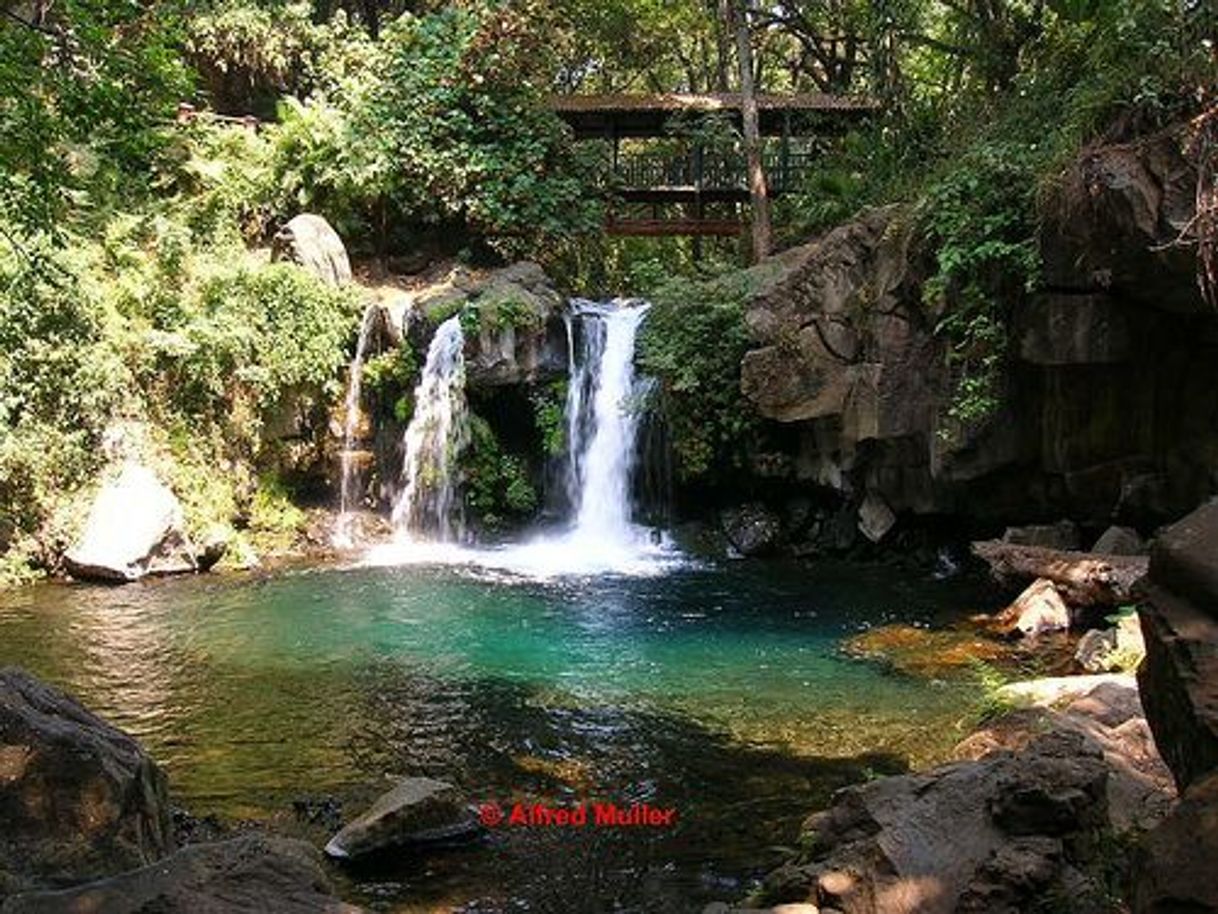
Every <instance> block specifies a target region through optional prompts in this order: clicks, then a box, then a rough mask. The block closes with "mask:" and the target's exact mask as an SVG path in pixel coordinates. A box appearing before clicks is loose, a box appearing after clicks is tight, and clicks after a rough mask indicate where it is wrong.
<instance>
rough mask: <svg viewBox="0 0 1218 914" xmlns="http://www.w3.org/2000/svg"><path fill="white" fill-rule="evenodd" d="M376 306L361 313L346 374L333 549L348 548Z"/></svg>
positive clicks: (370, 306) (371, 305)
mask: <svg viewBox="0 0 1218 914" xmlns="http://www.w3.org/2000/svg"><path fill="white" fill-rule="evenodd" d="M376 310H377V305H376V303H373V304H370V305H369V306H368V307H367V308H366V309H365V310H364V317H363V320H362V321H361V322H360V325H359V339H358V340H357V341H356V343H355V356H354V357H353V358H352V359H351V367H350V368H349V369H348V371H347V396H346V398H345V399H344V401H343V449H342V450H341V451H340V452H339V457H338V459H339V490H338V491H339V496H338V498H339V501H338V521H337V523H336V524H335V527H334V536H333V537H332V542H333V543H334V545H335V546H350V545H352V539H351V522H352V516H351V509H352V507H353V505H354V503H355V483H356V461H355V435H356V432H357V431H358V429H359V406H360V403H359V401H360V390H361V387H362V384H363V379H364V357H365V355H366V354H367V349H368V338H369V336H371V331H372V325H373V323H374V321H373V316H374V315H375V314H376Z"/></svg>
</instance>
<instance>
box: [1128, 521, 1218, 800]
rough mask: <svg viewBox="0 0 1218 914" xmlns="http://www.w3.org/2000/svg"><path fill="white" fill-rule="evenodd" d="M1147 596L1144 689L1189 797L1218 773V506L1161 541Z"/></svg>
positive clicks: (1162, 747)
mask: <svg viewBox="0 0 1218 914" xmlns="http://www.w3.org/2000/svg"><path fill="white" fill-rule="evenodd" d="M1144 589H1145V592H1146V599H1145V600H1144V601H1143V602H1142V603H1141V604H1140V605H1139V613H1140V615H1141V619H1142V633H1143V635H1144V637H1145V642H1146V661H1145V662H1144V663H1143V664H1142V666H1141V667H1140V668H1139V670H1138V682H1139V684H1140V685H1141V689H1142V698H1143V702H1144V703H1145V704H1146V712H1147V718H1148V719H1149V720H1150V725H1151V727H1152V729H1153V730H1154V732H1155V741H1156V742H1157V743H1158V745H1159V751H1160V752H1162V753H1163V758H1164V760H1165V761H1166V762H1167V764H1168V765H1169V766H1170V767H1171V770H1172V772H1173V773H1174V774H1175V776H1176V782H1177V784H1179V786H1180V787H1181V789H1183V788H1185V787H1188V786H1189V785H1190V784H1192V783H1194V782H1195V781H1197V780H1199V779H1200V778H1202V777H1204V776H1206V775H1208V774H1210V773H1212V772H1214V771H1218V502H1212V503H1210V504H1208V505H1205V506H1204V507H1202V508H1199V509H1197V510H1196V511H1194V512H1193V513H1192V514H1190V515H1188V516H1187V517H1185V518H1184V519H1183V520H1181V521H1179V522H1178V523H1176V524H1173V525H1172V526H1171V527H1168V528H1167V529H1166V530H1164V531H1163V532H1162V533H1161V534H1160V535H1159V537H1158V539H1157V540H1156V541H1155V546H1154V549H1153V551H1152V552H1151V557H1150V573H1149V575H1148V579H1147V583H1146V585H1145V588H1144Z"/></svg>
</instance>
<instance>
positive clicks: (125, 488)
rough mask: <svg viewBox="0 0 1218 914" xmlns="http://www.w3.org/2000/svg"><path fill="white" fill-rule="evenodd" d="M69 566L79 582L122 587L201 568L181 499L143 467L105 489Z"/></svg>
mask: <svg viewBox="0 0 1218 914" xmlns="http://www.w3.org/2000/svg"><path fill="white" fill-rule="evenodd" d="M64 563H65V565H66V566H67V569H68V571H69V572H70V573H71V574H72V576H73V577H76V578H80V579H82V580H99V581H119V582H122V581H135V580H138V579H139V578H142V577H144V576H145V575H147V574H169V573H175V572H189V571H194V570H195V568H196V567H197V566H196V562H195V557H194V549H193V547H192V546H191V545H190V541H189V539H188V538H187V536H186V532H185V526H184V521H183V517H182V506H181V504H180V503H179V502H178V499H177V496H175V495H174V494H173V492H171V491H170V490H169V489H168V488H167V487H166V486H165V485H164V484H163V483H161V481H160V480H159V479H157V477H156V475H155V474H154V473H153V472H152V471H151V470H149V469H148V468H146V467H144V466H141V465H139V464H137V463H127V464H124V466H123V468H122V471H121V472H120V473H119V475H118V478H116V479H114V480H112V481H110V482H108V483H106V484H105V485H103V486H102V489H101V491H100V492H98V494H97V498H96V499H94V501H93V506H92V507H91V508H90V510H89V519H88V521H87V522H86V523H85V530H84V533H83V534H81V537H80V540H79V541H78V542H77V543H76V545H74V546H73V547H72V548H71V549H69V550H68V552H67V554H66V555H65V556H64Z"/></svg>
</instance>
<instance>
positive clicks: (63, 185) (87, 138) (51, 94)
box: [0, 0, 190, 238]
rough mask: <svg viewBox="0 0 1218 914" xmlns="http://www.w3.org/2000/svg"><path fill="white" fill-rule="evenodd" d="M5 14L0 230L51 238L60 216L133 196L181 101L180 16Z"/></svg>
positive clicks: (77, 11) (88, 11)
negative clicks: (166, 122) (1, 222)
mask: <svg viewBox="0 0 1218 914" xmlns="http://www.w3.org/2000/svg"><path fill="white" fill-rule="evenodd" d="M6 13H7V14H8V15H7V16H6V18H5V20H4V25H3V27H2V28H0V220H4V221H5V222H6V223H9V224H11V225H14V226H16V227H17V228H18V229H19V231H20V232H21V233H23V234H26V235H29V236H35V235H39V234H42V233H46V234H50V235H52V236H53V237H56V238H62V236H63V226H62V221H63V219H64V218H65V216H66V215H67V214H68V213H69V212H70V211H71V209H73V208H80V209H88V208H91V207H92V208H96V207H99V206H102V205H105V204H108V203H112V202H114V201H117V200H121V199H126V198H128V197H129V196H130V195H132V194H135V195H142V194H143V193H144V190H145V188H144V187H143V184H142V177H143V175H144V174H146V172H147V170H148V168H149V165H150V164H151V162H152V161H153V159H154V157H155V155H156V152H157V150H158V149H159V148H160V146H161V144H162V142H163V136H162V134H161V132H160V131H159V130H158V129H157V125H158V123H159V122H162V121H163V120H164V119H165V118H167V117H168V116H169V115H170V114H171V112H172V110H173V105H174V102H176V100H177V99H178V98H181V97H183V96H185V95H186V94H188V92H189V83H190V80H189V76H188V74H187V71H186V68H185V67H184V66H183V65H182V61H181V60H180V58H179V56H178V55H177V53H176V50H175V43H176V40H177V36H178V23H179V22H180V14H181V8H180V7H179V6H178V4H177V3H174V2H167V3H158V4H156V5H155V6H146V5H140V4H132V3H121V2H117V0H98V2H93V0H65V2H62V3H55V4H34V5H33V6H28V7H20V8H17V7H14V8H12V9H11V10H6ZM34 15H38V16H40V18H39V19H38V20H34V19H28V18H26V17H27V16H34ZM5 229H6V231H7V226H5ZM10 237H11V236H10Z"/></svg>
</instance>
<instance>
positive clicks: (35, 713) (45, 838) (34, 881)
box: [0, 668, 173, 910]
mask: <svg viewBox="0 0 1218 914" xmlns="http://www.w3.org/2000/svg"><path fill="white" fill-rule="evenodd" d="M172 849H173V838H172V832H171V828H170V820H169V801H168V797H167V787H166V780H165V775H164V774H163V773H162V772H161V770H160V768H158V767H157V766H156V764H155V763H154V762H153V761H152V759H150V758H149V757H148V755H147V754H145V752H144V750H143V749H142V748H141V747H140V745H139V743H137V742H136V741H135V740H133V739H132V738H131V737H129V736H127V735H126V734H125V733H123V732H121V731H120V730H117V729H115V728H114V727H112V726H111V725H110V724H108V723H106V722H105V721H104V720H102V719H101V718H99V717H96V716H95V715H93V714H91V713H89V712H88V711H86V710H85V709H84V708H82V707H81V706H80V705H79V704H77V703H76V702H75V701H74V700H73V699H71V698H70V697H68V696H67V695H65V694H64V693H62V692H60V691H58V690H57V689H54V688H52V687H50V686H48V685H45V684H44V683H41V682H39V681H38V680H36V679H34V678H33V677H32V676H30V675H29V674H28V673H25V672H23V671H21V670H17V669H12V668H7V669H2V670H0V895H4V894H6V893H8V892H13V891H16V890H19V889H23V888H32V887H42V886H63V885H68V884H71V883H76V882H80V881H82V880H87V879H95V878H98V877H101V876H106V875H109V874H111V873H115V872H119V871H121V870H125V869H130V868H132V867H138V866H143V865H145V864H149V863H152V862H153V861H156V860H159V859H160V858H161V857H163V856H164V855H165V854H166V853H168V852H169V851H171V850H172ZM60 910H64V909H63V908H60Z"/></svg>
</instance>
